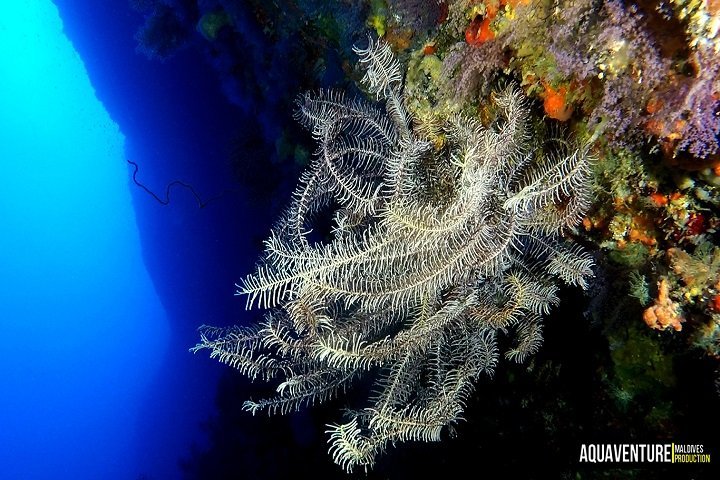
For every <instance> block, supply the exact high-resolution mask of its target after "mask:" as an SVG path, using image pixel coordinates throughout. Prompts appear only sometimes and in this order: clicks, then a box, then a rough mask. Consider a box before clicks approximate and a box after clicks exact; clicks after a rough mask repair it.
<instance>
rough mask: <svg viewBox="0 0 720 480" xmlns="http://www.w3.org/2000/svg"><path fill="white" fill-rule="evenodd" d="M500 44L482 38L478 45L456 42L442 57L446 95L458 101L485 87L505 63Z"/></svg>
mask: <svg viewBox="0 0 720 480" xmlns="http://www.w3.org/2000/svg"><path fill="white" fill-rule="evenodd" d="M504 64H505V60H504V55H503V45H502V44H501V43H500V42H485V43H481V44H479V45H472V46H471V45H468V44H466V43H464V42H460V43H456V44H455V45H453V46H452V47H451V48H450V52H449V53H448V54H447V56H446V57H445V59H444V60H443V66H442V74H443V77H444V78H446V79H447V82H448V90H449V95H450V96H451V97H452V98H454V99H456V100H460V101H464V100H467V99H468V98H470V96H471V95H472V94H475V93H477V92H478V91H480V92H481V93H487V92H484V91H482V89H487V88H488V86H489V85H490V83H491V81H492V79H493V78H494V76H495V75H496V74H497V73H498V72H499V71H500V70H501V69H502V68H503V67H504Z"/></svg>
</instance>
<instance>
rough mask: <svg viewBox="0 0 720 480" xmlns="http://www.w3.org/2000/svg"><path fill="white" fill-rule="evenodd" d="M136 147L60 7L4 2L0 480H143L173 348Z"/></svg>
mask: <svg viewBox="0 0 720 480" xmlns="http://www.w3.org/2000/svg"><path fill="white" fill-rule="evenodd" d="M123 144H124V138H123V135H122V132H120V131H119V129H118V126H117V125H116V124H114V123H113V122H112V121H111V119H110V118H109V116H108V114H107V113H106V111H105V109H104V108H103V105H102V104H101V103H100V102H99V101H98V100H97V99H96V98H95V94H94V91H93V88H92V86H91V85H90V82H89V81H88V78H87V74H86V72H85V69H84V66H83V64H82V61H81V59H80V58H79V57H78V55H77V54H76V52H75V51H74V49H73V47H72V45H71V44H70V42H69V41H68V40H67V39H66V38H65V36H64V34H63V32H62V23H61V21H60V18H59V16H58V12H57V10H56V8H55V7H54V5H53V4H52V3H51V2H50V1H49V0H24V1H22V2H0V165H1V168H2V169H1V172H2V181H1V183H0V338H1V339H2V340H1V342H0V379H2V387H1V389H2V390H1V394H0V477H1V478H7V479H46V478H47V479H50V478H52V479H58V478H73V479H100V478H103V479H111V478H124V479H128V478H129V479H134V478H137V476H138V475H139V473H140V467H139V466H138V465H137V464H136V463H137V458H138V452H137V447H136V446H135V445H137V443H136V441H135V440H136V438H135V437H136V435H137V433H138V431H139V429H138V415H139V412H140V404H141V402H142V401H143V399H144V397H143V395H144V394H145V393H146V391H147V390H146V389H147V388H148V386H149V385H150V382H153V381H154V380H155V376H156V375H157V373H158V368H159V367H160V364H161V362H162V361H163V358H164V354H165V352H166V350H167V342H168V336H169V332H168V327H167V321H166V318H165V313H164V312H163V309H162V307H161V305H160V302H159V300H158V298H157V295H156V294H155V291H154V289H153V286H152V284H151V282H150V279H149V277H148V274H147V272H146V270H145V267H144V266H143V263H142V259H141V251H140V243H139V236H138V232H137V227H136V224H135V217H134V213H133V210H132V207H131V203H130V194H129V185H128V173H127V166H126V163H125V156H124V153H123Z"/></svg>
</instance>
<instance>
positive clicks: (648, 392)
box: [138, 0, 720, 473]
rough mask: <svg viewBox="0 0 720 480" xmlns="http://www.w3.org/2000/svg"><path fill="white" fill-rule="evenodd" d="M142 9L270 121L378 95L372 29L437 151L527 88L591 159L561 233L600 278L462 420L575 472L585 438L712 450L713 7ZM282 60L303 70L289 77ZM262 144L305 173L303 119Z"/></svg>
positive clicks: (313, 4) (483, 437)
mask: <svg viewBox="0 0 720 480" xmlns="http://www.w3.org/2000/svg"><path fill="white" fill-rule="evenodd" d="M138 3H139V4H140V3H142V4H143V5H140V6H141V7H142V8H144V9H145V10H144V11H145V12H146V16H147V22H146V24H145V25H144V26H142V27H141V28H140V31H139V33H138V40H139V42H140V44H141V46H142V49H143V50H145V51H146V52H148V53H149V54H150V55H152V56H157V57H164V56H168V55H172V54H173V52H175V51H177V50H178V49H181V48H198V49H202V50H204V51H205V52H206V53H207V57H208V58H209V59H210V61H212V62H213V64H214V65H215V67H216V70H217V72H218V74H219V75H220V77H221V78H222V79H223V85H224V88H225V90H226V93H227V95H228V97H229V98H231V99H232V100H233V101H234V102H236V103H238V104H245V103H244V99H246V98H248V97H253V98H263V99H265V100H264V102H265V103H264V105H266V108H264V109H263V111H262V112H260V113H259V119H260V122H259V123H260V124H261V125H270V124H271V123H273V122H270V121H267V122H265V121H263V120H262V119H263V118H271V117H272V118H279V116H280V115H282V114H283V111H284V110H287V109H288V108H289V107H288V106H289V105H292V103H293V101H294V99H295V97H296V96H297V95H298V94H300V93H301V92H303V91H306V90H309V89H312V88H317V87H342V88H343V89H345V90H349V91H351V92H353V91H354V92H356V93H358V94H359V95H365V96H367V97H368V98H372V97H375V93H373V92H372V88H368V87H367V86H366V85H363V84H362V83H361V82H360V79H361V77H362V75H363V73H364V72H363V70H362V69H361V68H360V67H358V66H357V65H356V62H355V57H354V55H353V53H352V46H353V45H361V44H364V43H365V42H366V40H365V38H366V37H367V34H368V32H369V33H371V34H372V35H373V36H375V37H379V38H382V39H383V41H384V42H385V43H386V44H387V45H389V47H390V48H391V49H392V53H393V55H395V56H396V57H397V58H398V61H399V68H400V74H399V75H400V76H401V77H402V79H403V82H404V87H403V89H402V103H403V108H405V109H407V112H408V115H409V116H410V117H411V118H412V119H413V121H412V128H413V129H414V131H416V132H418V133H421V134H422V135H423V138H424V139H426V140H427V141H428V142H429V143H431V144H432V145H434V148H438V149H441V148H443V145H444V144H445V143H444V142H446V141H447V132H446V131H445V130H443V128H442V125H444V124H446V122H447V121H448V119H451V118H456V117H457V116H458V115H461V116H462V117H463V118H468V119H472V121H474V122H477V123H478V125H480V126H481V127H482V128H493V126H494V125H495V124H494V123H493V122H496V119H497V118H498V117H497V115H496V111H495V110H494V109H493V105H494V103H493V102H492V98H491V97H492V95H493V92H497V91H502V90H504V88H505V87H506V86H507V85H509V84H513V85H517V86H518V88H519V89H520V90H521V91H522V94H523V95H524V97H526V99H527V100H526V101H527V102H528V103H527V105H528V114H529V117H528V118H529V124H530V125H531V126H532V128H533V130H534V131H538V132H542V133H544V134H545V135H546V136H550V137H558V138H571V139H573V142H576V143H577V144H580V145H587V146H588V147H587V149H588V150H587V151H588V152H589V153H590V154H591V155H592V156H593V157H594V158H596V161H595V162H594V163H593V164H592V171H591V172H590V173H589V177H588V178H589V179H588V182H589V183H588V184H589V186H590V188H591V191H592V194H591V195H590V197H589V200H588V202H589V208H588V209H587V210H586V211H584V213H583V215H582V218H581V219H580V222H579V223H578V224H577V225H576V226H573V227H572V228H569V229H567V230H566V231H565V235H566V236H567V237H568V238H571V239H572V240H573V241H575V242H577V243H581V244H583V245H585V246H586V248H588V249H589V250H590V251H592V252H593V257H594V260H595V264H596V268H595V273H596V277H595V279H594V280H592V281H590V282H589V288H588V293H587V294H585V296H583V295H584V294H583V293H581V292H579V291H573V290H565V289H564V290H561V291H560V292H559V293H558V294H559V296H560V297H561V298H562V300H563V304H565V305H568V307H562V306H561V307H560V310H559V312H558V313H557V314H550V315H549V316H548V319H547V322H546V323H547V326H546V330H545V332H544V337H545V339H546V340H545V344H544V346H543V347H542V348H541V349H540V351H539V352H538V355H537V356H535V357H534V358H533V359H532V360H531V361H530V362H529V364H528V365H527V367H524V368H517V369H510V368H508V369H503V368H499V369H497V371H496V373H495V377H496V378H495V381H494V382H493V383H494V384H495V386H488V387H487V388H485V387H484V389H485V390H486V391H485V393H484V394H483V395H482V398H480V397H478V398H476V397H474V396H470V398H469V399H468V408H467V409H466V411H467V412H468V413H467V415H468V417H469V418H473V422H475V423H474V425H476V426H477V425H483V426H484V427H485V428H486V429H487V431H490V432H495V438H498V436H499V437H502V438H505V437H504V436H511V437H512V436H513V435H515V437H513V438H516V439H517V438H518V437H520V436H522V435H523V433H522V432H524V430H523V428H522V427H520V426H517V425H514V424H513V422H508V425H507V428H506V429H505V430H504V431H503V428H502V425H501V424H499V425H496V424H495V420H493V419H492V418H491V417H493V412H496V413H497V412H501V413H499V415H501V416H502V415H506V414H507V415H508V416H512V415H514V414H516V413H517V412H519V411H523V412H525V411H526V410H524V409H530V410H531V411H532V412H534V413H532V414H530V413H525V414H523V415H525V417H524V418H525V420H526V423H525V424H526V425H527V428H529V429H531V430H532V431H533V436H534V438H542V443H543V445H544V446H545V447H544V448H545V451H546V452H547V454H548V455H549V456H551V457H552V458H553V459H554V460H555V461H554V463H553V462H551V463H553V465H554V466H555V467H556V468H557V470H558V471H562V472H565V473H568V472H571V473H573V472H576V471H577V468H578V467H577V465H576V459H575V451H574V450H573V451H572V454H570V453H569V450H572V449H574V448H576V447H575V446H576V445H578V444H579V443H581V442H582V441H583V439H586V438H588V437H589V436H592V435H594V436H596V437H598V438H603V439H615V440H618V441H621V442H622V441H630V440H633V439H639V438H643V439H648V438H650V439H656V440H658V441H672V440H673V439H675V438H679V437H680V436H683V435H684V436H688V437H693V436H694V437H702V438H698V439H697V441H698V442H700V443H702V442H703V441H705V442H707V443H708V444H709V443H710V438H711V434H712V429H713V428H714V427H716V425H713V422H717V418H716V416H713V415H712V414H711V413H710V410H709V409H711V408H717V405H718V404H717V402H718V397H717V392H716V389H717V387H716V386H715V383H716V382H718V375H719V374H718V371H720V370H718V368H719V366H718V361H719V360H720V276H719V270H720V246H718V245H719V242H718V233H717V228H718V225H719V224H720V215H719V213H718V212H719V209H718V206H719V203H720V190H719V189H720V152H719V149H718V147H719V143H718V141H719V140H718V135H719V134H720V117H719V109H720V33H719V31H718V30H719V29H720V11H719V8H718V2H717V1H714V0H671V1H669V2H655V1H652V0H642V1H636V2H632V1H620V0H602V1H589V0H568V1H565V0H560V1H555V2H551V1H549V0H450V1H437V2H434V1H422V2H421V1H413V0H345V1H340V2H323V1H313V0H294V1H293V0H287V1H277V2H261V1H254V0H251V1H245V2H239V1H231V0H217V1H214V2H194V1H190V0H187V1H177V2H172V1H167V0H166V1H162V2H161V1H149V2H138ZM287 57H292V58H294V59H295V62H293V64H294V65H295V67H293V68H292V69H290V70H288V69H287V67H283V68H279V67H278V66H279V65H287V63H286V62H280V61H278V59H280V58H287ZM261 134H262V135H265V136H267V137H269V138H274V139H275V140H276V145H277V147H278V148H277V152H279V154H278V156H277V161H276V162H275V163H273V164H271V165H268V168H284V167H283V166H284V165H303V166H304V165H307V164H308V162H310V161H311V160H310V158H311V155H309V154H308V152H310V151H312V148H313V147H312V144H311V142H309V141H308V138H307V137H306V136H304V134H303V133H302V132H301V131H300V130H299V129H297V128H296V127H295V126H294V125H290V124H288V126H287V128H286V129H284V130H283V131H276V130H272V129H269V128H266V129H264V130H262V129H261ZM238 162H242V158H241V157H238ZM437 168H438V169H440V170H439V171H441V170H442V168H445V167H444V166H442V165H440V166H437ZM441 183H442V182H438V184H437V185H436V187H437V188H438V189H442V188H443V185H441ZM559 200H560V201H561V202H562V201H567V199H566V198H565V199H559ZM561 305H562V304H561ZM578 344H580V346H578ZM583 345H587V348H583ZM568 382H570V383H568ZM570 384H574V385H576V386H577V388H580V386H582V388H585V389H586V390H587V391H591V392H593V393H592V397H587V396H584V395H582V394H580V393H579V392H578V391H577V389H576V388H573V386H571V385H570ZM520 393H522V395H521V396H522V398H523V400H522V401H521V400H513V398H517V397H515V395H518V394H520ZM493 395H494V397H493ZM550 399H552V400H550ZM713 405H714V407H713ZM473 408H476V409H480V408H481V410H474V413H471V412H473ZM513 409H515V410H513ZM484 415H487V417H490V418H487V417H485V416H484ZM711 417H713V418H711ZM467 429H468V430H470V431H472V432H473V434H467V435H465V440H464V441H467V442H469V443H468V444H472V445H474V446H478V445H480V446H482V447H483V448H485V449H488V450H492V448H491V447H489V446H488V445H489V443H490V440H489V438H490V436H492V434H488V433H482V432H481V431H480V429H475V427H467ZM589 432H594V433H592V434H591V433H589ZM466 433H467V432H466ZM476 434H477V435H476ZM468 437H469V438H468ZM694 437H693V438H694ZM473 442H474V443H473ZM468 444H465V446H464V447H462V448H460V450H464V449H466V448H467V449H472V448H473V447H468V446H467V445H468ZM456 447H457V445H456ZM458 448H459V447H458ZM445 454H447V451H445ZM505 454H506V457H505V458H506V459H509V458H517V455H515V456H513V454H512V453H509V452H505ZM509 462H510V463H512V462H511V461H509ZM378 468H379V470H380V471H383V469H385V468H386V469H390V470H391V469H392V468H393V467H392V466H391V465H390V464H385V466H383V464H382V463H381V464H380V465H379V466H378Z"/></svg>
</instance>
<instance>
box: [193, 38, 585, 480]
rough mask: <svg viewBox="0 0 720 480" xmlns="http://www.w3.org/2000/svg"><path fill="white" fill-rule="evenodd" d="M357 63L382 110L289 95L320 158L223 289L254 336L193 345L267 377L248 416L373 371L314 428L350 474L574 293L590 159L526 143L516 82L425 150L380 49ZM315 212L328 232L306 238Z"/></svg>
mask: <svg viewBox="0 0 720 480" xmlns="http://www.w3.org/2000/svg"><path fill="white" fill-rule="evenodd" d="M356 53H357V54H358V55H359V58H360V62H361V65H362V66H363V68H364V70H365V76H364V77H363V82H364V84H365V85H366V86H367V88H368V89H369V91H370V92H372V94H374V95H375V96H376V97H377V100H378V102H379V103H380V105H381V106H377V105H372V104H369V103H367V102H364V101H360V100H350V99H347V98H346V97H345V96H344V95H343V94H342V93H339V92H327V91H321V92H317V93H311V94H306V95H304V96H303V97H302V98H300V99H299V100H298V110H297V118H298V119H299V121H300V122H301V123H302V124H303V125H304V126H305V127H307V128H308V129H309V130H310V131H311V132H312V135H313V137H314V138H315V140H316V141H317V143H318V144H319V149H318V151H317V153H316V155H315V156H314V160H313V161H312V163H311V165H310V166H309V168H308V169H307V171H306V172H305V173H304V174H303V175H302V177H301V180H300V184H299V187H298V188H297V190H296V191H295V192H294V194H293V197H292V202H291V204H290V207H289V208H288V209H287V211H286V212H285V213H284V215H283V216H282V218H281V219H280V221H279V222H278V223H277V225H276V226H275V227H274V229H273V231H272V233H271V234H270V238H268V239H267V240H266V242H265V252H264V255H263V257H262V259H261V261H260V263H259V265H258V267H257V270H256V271H255V273H253V274H251V275H249V276H247V277H246V278H244V279H243V280H242V281H241V282H240V284H239V285H238V292H237V293H238V294H239V295H243V296H246V297H247V302H248V308H252V307H256V306H257V307H260V308H263V309H270V310H269V311H268V313H267V314H266V316H265V318H264V320H263V321H262V322H260V323H259V324H258V325H255V326H249V327H244V326H243V327H241V326H236V327H231V328H227V329H218V328H212V327H202V328H201V343H199V344H198V345H197V346H196V347H195V348H194V349H193V350H195V351H197V350H199V349H204V348H207V349H210V351H211V356H212V357H215V358H218V359H219V360H220V361H221V362H224V363H226V364H228V365H231V366H233V367H235V368H237V369H238V370H240V371H241V372H242V373H244V374H245V375H247V376H249V377H251V378H253V379H255V378H257V377H260V378H262V379H263V380H266V381H275V382H277V384H278V385H277V395H275V396H274V397H272V398H267V399H263V400H257V401H247V402H246V403H245V405H244V406H245V408H246V409H247V410H249V411H250V412H253V413H255V412H258V411H268V412H270V413H286V412H289V411H292V410H295V409H297V408H299V407H301V406H303V405H306V404H312V403H315V402H322V401H325V400H327V399H329V398H332V397H333V396H335V395H337V394H338V392H343V391H345V390H346V389H347V387H349V386H350V385H351V384H352V383H353V381H355V380H357V379H358V378H360V377H363V376H365V377H368V378H370V379H372V381H374V384H373V386H372V388H371V389H370V390H371V391H372V393H371V394H370V398H369V399H368V400H367V403H366V404H365V405H358V408H357V409H356V410H351V411H349V412H347V414H346V415H347V417H346V419H345V421H344V423H340V424H337V425H333V426H331V427H330V429H329V431H328V433H329V436H330V453H331V455H332V457H333V459H334V460H335V462H337V463H338V464H339V465H341V466H342V467H343V468H344V469H345V470H347V471H350V470H352V469H353V468H354V467H356V466H358V465H362V466H365V467H366V468H367V467H368V466H372V464H373V463H374V461H375V458H376V455H377V454H378V453H381V452H382V451H383V450H384V449H385V447H386V446H387V445H388V444H394V443H396V442H402V441H413V440H423V441H436V440H440V438H441V434H442V431H443V429H444V427H446V426H449V425H451V424H453V423H454V422H456V421H457V420H458V419H460V418H461V415H462V413H463V408H464V404H465V402H466V401H467V399H468V397H469V395H470V394H471V393H472V391H473V384H474V382H475V381H476V379H477V378H478V377H479V376H480V375H481V374H483V373H484V374H487V375H492V374H493V370H494V369H495V367H496V364H497V362H498V356H499V350H500V347H499V343H507V344H508V346H507V347H505V348H506V349H507V351H506V352H505V357H506V358H508V359H511V360H515V361H523V360H524V359H525V358H526V357H527V356H528V355H531V354H533V353H534V352H535V351H536V350H537V349H538V347H539V346H540V344H541V341H542V323H541V320H542V317H543V316H544V315H546V314H548V312H549V311H550V309H551V307H552V306H553V305H555V304H557V303H558V296H557V294H556V293H557V288H558V287H557V286H556V285H555V283H554V279H555V278H559V279H562V280H563V281H565V282H567V283H568V284H572V285H579V286H581V287H586V286H587V283H586V282H587V280H588V278H589V277H590V276H591V275H592V271H591V266H592V260H591V258H590V256H589V255H588V254H587V253H585V252H584V251H582V249H581V248H580V247H579V246H577V245H572V244H569V243H567V241H566V240H563V238H562V233H563V230H564V229H566V228H567V227H571V226H573V225H574V224H576V223H577V222H578V221H579V219H580V218H581V215H582V214H583V212H584V211H585V209H586V208H587V206H588V204H589V202H590V198H589V188H588V184H589V176H590V166H589V163H590V162H589V155H588V152H587V150H586V149H584V148H571V147H570V143H568V142H565V141H561V140H553V141H551V143H553V146H552V148H547V143H543V142H539V141H537V139H535V138H534V135H533V132H532V129H531V127H530V124H529V121H528V112H527V111H526V108H525V105H524V101H523V97H522V95H521V93H519V92H518V91H515V90H513V89H512V88H510V89H507V90H505V91H502V92H501V93H498V94H496V95H495V98H494V102H495V103H496V106H497V110H498V112H499V114H498V115H497V118H496V119H495V121H494V122H493V124H492V125H491V126H489V127H484V126H482V125H481V124H480V123H479V122H478V121H476V120H475V119H473V118H468V117H465V116H460V115H458V116H454V117H452V118H450V119H448V120H447V122H446V124H445V125H443V126H442V127H441V130H438V131H437V132H436V135H435V141H430V140H428V138H427V137H424V136H423V135H421V134H420V133H418V132H416V131H414V129H413V126H412V119H411V118H409V114H408V113H407V111H406V110H405V107H404V104H403V97H402V73H401V69H400V65H399V63H398V61H397V59H396V58H395V57H394V56H393V53H392V51H391V49H390V47H389V46H388V45H387V44H385V43H384V42H382V41H373V40H370V44H369V46H368V47H367V48H365V49H356ZM415 130H419V129H417V128H416V129H415ZM548 150H550V151H552V153H548ZM323 218H324V219H327V218H332V220H333V221H332V229H330V228H326V229H325V230H327V232H325V233H321V232H318V231H315V232H313V228H314V227H317V225H318V224H319V223H321V222H319V220H320V219H323ZM325 223H327V222H325ZM509 332H515V335H514V337H513V338H514V339H513V338H511V339H510V340H503V339H502V338H499V337H505V336H509Z"/></svg>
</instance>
